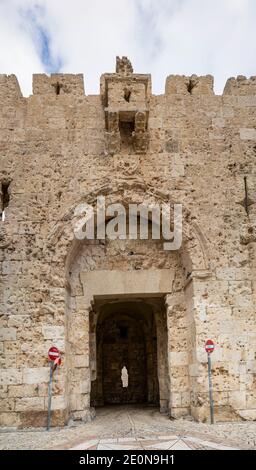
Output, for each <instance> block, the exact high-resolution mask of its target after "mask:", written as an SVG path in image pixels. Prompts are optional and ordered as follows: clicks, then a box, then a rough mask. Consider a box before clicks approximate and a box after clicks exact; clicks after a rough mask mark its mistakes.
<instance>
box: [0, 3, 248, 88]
mask: <svg viewBox="0 0 256 470" xmlns="http://www.w3.org/2000/svg"><path fill="white" fill-rule="evenodd" d="M116 55H127V56H128V57H129V58H130V59H131V61H132V63H133V67H134V69H135V71H136V72H138V73H151V74H152V78H153V91H154V92H155V93H162V92H163V90H164V83H165V78H166V76H167V75H170V74H185V75H191V74H193V73H196V74H198V75H203V74H208V73H210V74H213V75H214V77H215V92H216V93H222V90H223V87H224V85H225V82H226V80H227V78H228V77H231V76H236V75H239V74H240V75H246V76H251V75H256V0H0V73H7V74H10V73H15V74H16V75H17V76H18V79H19V82H20V85H21V88H22V91H23V94H24V95H25V96H27V95H29V94H30V93H31V89H32V74H33V73H40V72H46V73H53V72H69V73H84V76H85V89H86V93H87V94H92V93H98V92H99V77H100V75H101V74H102V73H104V72H113V71H114V70H115V56H116Z"/></svg>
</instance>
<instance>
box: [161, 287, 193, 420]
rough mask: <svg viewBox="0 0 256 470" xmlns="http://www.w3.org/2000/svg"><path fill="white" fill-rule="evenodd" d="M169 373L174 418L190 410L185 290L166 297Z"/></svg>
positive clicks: (170, 398) (170, 410) (171, 411)
mask: <svg viewBox="0 0 256 470" xmlns="http://www.w3.org/2000/svg"><path fill="white" fill-rule="evenodd" d="M165 304H166V314H167V348H168V374H169V383H170V391H169V414H170V415H171V416H172V417H174V418H179V417H181V416H184V415H187V414H189V412H190V393H189V371H188V327H187V314H186V308H185V305H184V295H183V292H176V293H173V294H170V295H167V296H166V297H165Z"/></svg>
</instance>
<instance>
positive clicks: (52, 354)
mask: <svg viewBox="0 0 256 470" xmlns="http://www.w3.org/2000/svg"><path fill="white" fill-rule="evenodd" d="M48 357H49V359H50V361H55V359H58V358H59V357H60V351H59V350H58V348H56V347H55V346H52V347H51V348H50V349H49V351H48Z"/></svg>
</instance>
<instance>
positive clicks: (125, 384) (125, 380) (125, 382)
mask: <svg viewBox="0 0 256 470" xmlns="http://www.w3.org/2000/svg"><path fill="white" fill-rule="evenodd" d="M121 380H122V386H123V388H127V387H128V381H129V379H128V370H127V369H126V367H125V366H123V368H122V371H121Z"/></svg>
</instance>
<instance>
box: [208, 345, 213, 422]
mask: <svg viewBox="0 0 256 470" xmlns="http://www.w3.org/2000/svg"><path fill="white" fill-rule="evenodd" d="M207 356H208V380H209V399H210V415H211V424H214V409H213V396H212V391H213V389H212V365H211V354H210V353H207Z"/></svg>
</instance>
